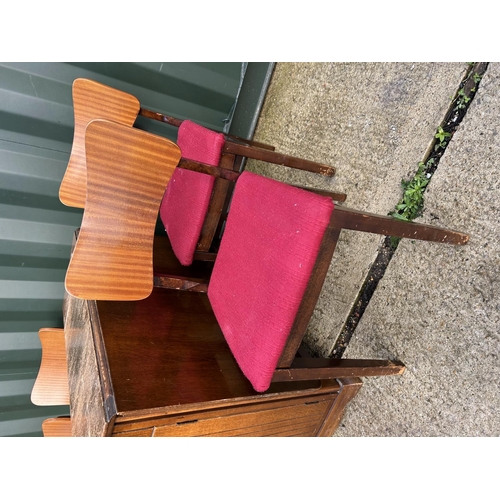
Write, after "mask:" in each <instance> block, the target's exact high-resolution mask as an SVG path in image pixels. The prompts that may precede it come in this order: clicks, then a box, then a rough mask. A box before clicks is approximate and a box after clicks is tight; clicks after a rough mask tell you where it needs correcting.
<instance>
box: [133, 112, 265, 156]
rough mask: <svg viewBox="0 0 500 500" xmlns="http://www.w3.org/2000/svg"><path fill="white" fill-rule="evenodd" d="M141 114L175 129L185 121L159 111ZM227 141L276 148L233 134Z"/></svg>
mask: <svg viewBox="0 0 500 500" xmlns="http://www.w3.org/2000/svg"><path fill="white" fill-rule="evenodd" d="M139 114H140V115H141V116H144V117H145V118H149V119H151V120H156V121H159V122H162V123H167V124H168V125H172V126H174V127H180V125H181V123H182V122H183V121H184V120H181V119H179V118H174V117H173V116H168V115H164V114H163V113H158V112H157V111H151V110H149V109H145V108H141V109H140V110H139ZM224 136H225V137H226V140H229V141H233V142H238V143H244V144H248V145H250V146H255V147H257V148H262V149H269V150H270V151H274V146H271V145H269V144H264V143H263V142H258V141H253V140H251V139H244V138H243V137H238V136H236V135H232V134H224Z"/></svg>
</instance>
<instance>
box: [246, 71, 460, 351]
mask: <svg viewBox="0 0 500 500" xmlns="http://www.w3.org/2000/svg"><path fill="white" fill-rule="evenodd" d="M465 70H466V63H277V64H276V67H275V71H274V74H273V77H272V80H271V84H270V87H269V90H268V93H267V96H266V99H265V102H264V106H263V109H262V113H261V116H260V119H259V122H258V124H257V128H256V132H255V138H256V139H257V140H260V141H263V142H267V143H270V144H273V145H275V146H276V149H277V150H278V151H282V152H285V153H288V154H292V155H295V156H299V157H302V158H307V159H311V160H315V161H319V162H324V163H327V164H330V165H334V166H335V167H337V174H336V175H335V177H333V178H330V179H329V178H324V177H321V176H318V175H315V174H310V173H304V172H298V171H296V170H292V169H285V168H283V167H274V166H270V165H269V164H265V163H261V162H256V161H250V162H248V165H247V169H248V170H251V171H254V172H257V173H261V174H264V175H268V176H270V177H274V178H276V179H278V180H282V181H285V182H289V183H293V184H298V185H304V186H309V187H316V188H320V189H329V190H334V191H341V192H344V193H346V194H347V201H346V203H345V205H346V206H348V207H352V208H356V209H359V210H366V211H370V212H374V213H379V214H387V213H388V212H389V211H390V210H392V209H393V208H394V206H395V205H396V203H397V202H398V201H399V200H400V197H401V195H402V192H401V187H400V182H401V178H403V177H407V176H408V175H409V174H413V173H414V172H415V171H416V170H417V166H418V162H419V161H422V160H423V159H424V157H425V155H426V153H427V151H428V149H429V147H430V144H431V141H432V140H433V137H434V134H435V132H436V129H437V127H438V126H439V125H440V123H441V121H442V120H443V117H444V116H445V113H446V111H447V109H448V108H449V106H450V102H451V97H452V96H453V95H454V94H455V92H456V90H457V88H458V86H459V84H460V82H461V80H462V78H463V76H464V74H465ZM381 241H382V238H381V237H379V236H376V235H370V234H362V233H357V232H351V231H349V232H348V231H344V232H343V233H342V235H341V237H340V240H339V244H338V246H337V250H336V252H335V256H334V259H333V261H332V265H331V266H330V270H329V272H328V275H327V278H326V281H325V285H324V287H323V291H322V294H321V297H320V299H319V301H318V304H317V307H316V310H315V312H314V315H313V318H312V320H311V323H310V325H309V330H308V334H307V336H306V339H305V340H306V342H307V343H308V344H309V346H310V347H311V350H312V351H314V352H316V353H318V354H320V355H322V356H328V355H330V354H331V352H332V349H333V347H334V344H335V341H336V340H337V338H338V336H339V334H340V332H341V330H342V327H343V325H344V323H345V321H346V319H347V317H348V315H349V313H350V311H351V309H352V306H353V304H354V302H355V300H356V298H357V296H358V293H359V290H360V287H361V286H362V284H363V282H364V281H365V279H366V275H367V273H368V270H369V268H370V266H371V264H372V263H373V261H374V259H375V257H376V254H377V249H378V247H379V245H380V243H381Z"/></svg>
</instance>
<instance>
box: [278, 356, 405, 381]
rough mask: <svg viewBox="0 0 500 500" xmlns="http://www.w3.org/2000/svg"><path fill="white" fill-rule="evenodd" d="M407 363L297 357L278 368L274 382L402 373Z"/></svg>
mask: <svg viewBox="0 0 500 500" xmlns="http://www.w3.org/2000/svg"><path fill="white" fill-rule="evenodd" d="M404 371H405V365H404V364H403V363H401V362H400V361H390V360H380V359H329V358H296V359H295V360H294V362H293V363H292V366H291V367H290V368H278V369H277V370H276V371H275V372H274V375H273V382H287V381H292V380H295V381H298V380H325V379H334V378H339V377H379V376H382V375H401V374H402V373H403V372H404Z"/></svg>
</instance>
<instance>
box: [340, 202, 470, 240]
mask: <svg viewBox="0 0 500 500" xmlns="http://www.w3.org/2000/svg"><path fill="white" fill-rule="evenodd" d="M332 220H333V221H334V224H335V227H337V228H339V229H353V230H355V231H365V232H367V233H375V234H385V235H386V236H397V237H400V238H410V239H414V240H425V241H435V242H439V243H450V244H453V245H465V244H466V243H467V241H468V240H469V235H467V234H464V233H460V232H458V231H452V230H449V229H441V228H439V227H436V226H430V225H428V224H419V223H416V222H405V221H400V220H397V219H393V218H392V217H388V216H384V215H374V214H370V213H366V212H360V211H357V210H352V209H350V208H345V207H339V206H337V207H336V208H335V210H334V213H333V218H332Z"/></svg>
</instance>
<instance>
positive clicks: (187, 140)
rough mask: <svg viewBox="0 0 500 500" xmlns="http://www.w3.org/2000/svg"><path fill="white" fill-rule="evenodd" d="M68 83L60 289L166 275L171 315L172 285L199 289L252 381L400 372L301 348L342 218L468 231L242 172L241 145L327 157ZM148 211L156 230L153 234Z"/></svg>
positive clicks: (345, 224)
mask: <svg viewBox="0 0 500 500" xmlns="http://www.w3.org/2000/svg"><path fill="white" fill-rule="evenodd" d="M73 95H74V102H75V138H74V144H73V150H72V154H71V158H70V162H69V164H68V169H67V172H66V175H65V177H64V179H63V182H62V184H61V191H60V197H61V201H62V202H63V203H66V204H69V205H72V206H80V207H82V208H84V209H85V210H84V215H83V220H82V225H81V228H80V230H79V233H78V239H77V241H76V244H75V247H74V251H73V254H72V257H71V261H70V264H69V267H68V272H67V275H66V282H65V285H66V290H67V292H68V293H69V294H71V295H73V296H74V297H78V298H81V299H88V300H101V301H140V300H143V299H146V298H147V297H149V295H151V293H153V289H154V287H157V288H170V289H175V290H178V291H179V293H177V294H176V295H171V296H170V297H171V299H170V300H165V301H164V303H162V307H164V308H168V309H170V310H171V311H172V314H173V315H175V310H176V307H179V305H178V304H177V302H176V301H177V299H176V297H177V298H179V297H181V296H182V295H183V294H190V307H191V308H192V309H193V310H196V309H197V308H201V309H204V310H205V309H206V308H207V297H208V304H209V307H210V308H211V312H210V314H209V319H207V321H209V322H212V326H213V327H214V328H218V329H220V331H221V333H222V335H223V336H224V338H225V340H226V342H227V344H228V346H229V348H230V350H231V352H232V354H233V356H234V358H235V360H236V362H237V364H238V366H239V368H240V369H241V371H242V373H243V374H244V376H245V377H246V378H247V379H248V381H249V382H250V383H251V385H252V387H253V389H254V390H255V391H256V393H263V392H265V391H267V390H268V389H269V387H270V384H271V383H274V382H285V383H286V382H287V381H298V380H303V381H321V380H327V379H338V378H342V377H364V376H381V375H398V374H401V373H403V371H404V365H403V364H402V363H401V362H399V361H394V360H366V359H362V360H350V359H330V358H312V357H310V356H308V355H307V354H306V352H305V351H304V350H303V349H302V348H301V342H302V339H303V337H304V335H305V332H306V329H307V326H308V324H309V321H310V318H311V315H312V313H313V311H314V308H315V305H316V302H317V300H318V297H319V295H320V293H321V288H322V286H323V283H324V280H325V277H326V273H327V271H328V268H329V266H330V262H331V259H332V256H333V253H334V250H335V247H336V243H337V241H338V238H339V235H340V232H341V231H342V230H357V231H365V232H371V233H375V234H382V235H392V236H397V237H403V238H412V239H420V240H427V241H433V242H442V243H450V244H459V245H460V244H465V243H466V242H467V240H468V236H467V235H465V234H463V233H459V232H455V231H450V230H446V229H440V228H437V227H435V226H429V225H424V224H416V223H408V222H402V221H399V220H395V219H392V218H390V217H386V216H380V215H376V214H370V213H366V212H360V211H356V210H352V209H347V208H345V207H343V206H341V204H340V203H341V202H342V201H344V200H345V195H343V194H339V193H325V192H320V191H313V190H307V189H303V188H300V187H297V186H291V185H288V184H285V183H282V182H278V181H275V180H273V179H269V178H266V177H263V176H260V175H256V174H253V173H250V172H245V171H243V172H241V171H240V170H241V165H242V158H243V157H244V156H246V157H254V158H258V159H261V160H264V161H269V162H275V163H278V164H283V165H285V166H291V167H293V168H304V169H306V170H309V171H313V172H317V173H319V174H322V175H333V174H334V169H333V168H331V167H329V166H327V165H321V164H317V163H314V162H309V161H306V160H300V159H297V158H293V157H289V156H286V155H280V154H278V153H276V152H275V151H274V148H272V147H271V146H268V145H263V144H260V143H252V142H251V141H245V140H244V139H240V138H235V137H232V136H227V135H224V134H220V133H218V132H215V131H211V130H208V129H206V128H204V127H201V126H200V125H197V124H195V123H192V122H189V121H180V120H176V119H174V118H171V117H166V116H165V115H161V114H159V113H156V112H152V111H148V110H143V109H141V108H140V104H139V103H138V101H137V100H136V99H135V98H134V97H133V96H130V95H128V94H124V93H122V92H119V91H116V90H114V89H110V88H109V87H105V86H103V85H101V84H97V83H95V82H90V81H88V80H76V81H75V84H74V87H73ZM96 95H98V96H99V97H96ZM103 110H107V111H109V113H107V112H106V113H105V112H103ZM138 113H140V114H142V115H143V116H147V117H150V118H154V119H159V120H161V121H164V122H165V123H170V124H173V125H176V126H177V125H178V126H179V137H178V140H177V144H175V143H173V142H172V141H170V140H168V139H165V138H163V137H160V136H157V135H154V134H150V133H148V132H144V131H142V130H139V129H137V128H134V127H133V126H132V125H133V122H134V119H135V116H137V114H138ZM214 200H215V202H214ZM229 201H230V203H229ZM228 206H229V210H228V212H227V218H226V211H227V207H228ZM214 207H215V208H214ZM158 214H160V217H161V220H162V222H163V224H164V226H165V228H166V233H167V235H168V237H165V236H163V237H160V236H155V234H154V230H155V224H156V220H157V217H158ZM222 223H224V230H223V231H222V230H221V228H222V226H223V224H222ZM179 300H180V299H179ZM200 335H202V332H200ZM200 338H202V337H200Z"/></svg>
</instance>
